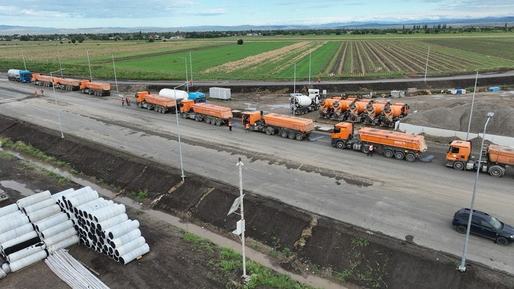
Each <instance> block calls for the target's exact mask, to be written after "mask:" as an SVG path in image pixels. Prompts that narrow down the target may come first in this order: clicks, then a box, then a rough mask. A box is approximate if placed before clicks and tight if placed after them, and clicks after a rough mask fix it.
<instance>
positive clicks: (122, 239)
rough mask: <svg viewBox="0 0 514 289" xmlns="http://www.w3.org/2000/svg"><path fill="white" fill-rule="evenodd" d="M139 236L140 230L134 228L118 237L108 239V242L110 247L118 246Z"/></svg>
mask: <svg viewBox="0 0 514 289" xmlns="http://www.w3.org/2000/svg"><path fill="white" fill-rule="evenodd" d="M139 237H141V230H139V229H135V230H132V231H130V232H128V233H127V234H125V235H123V236H121V237H119V238H116V239H114V240H109V243H110V244H111V247H114V248H118V247H121V246H123V245H125V244H127V243H129V242H130V241H132V240H135V239H137V238H139Z"/></svg>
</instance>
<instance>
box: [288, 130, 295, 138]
mask: <svg viewBox="0 0 514 289" xmlns="http://www.w3.org/2000/svg"><path fill="white" fill-rule="evenodd" d="M287 136H288V137H289V139H294V138H295V136H296V134H295V133H294V131H290V132H289V133H288V135H287Z"/></svg>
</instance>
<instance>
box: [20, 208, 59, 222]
mask: <svg viewBox="0 0 514 289" xmlns="http://www.w3.org/2000/svg"><path fill="white" fill-rule="evenodd" d="M60 212H61V208H59V206H58V205H57V204H54V205H51V206H49V207H46V208H43V209H41V210H37V211H35V212H32V213H29V214H27V216H28V217H29V220H30V221H31V222H32V223H35V222H38V221H41V220H43V219H45V218H48V217H50V216H53V215H56V214H57V213H60Z"/></svg>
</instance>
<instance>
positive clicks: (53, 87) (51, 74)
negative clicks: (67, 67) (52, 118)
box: [50, 69, 64, 139]
mask: <svg viewBox="0 0 514 289" xmlns="http://www.w3.org/2000/svg"><path fill="white" fill-rule="evenodd" d="M62 71H63V69H59V70H56V71H52V72H50V79H51V81H52V90H53V94H54V102H55V105H57V93H55V85H54V83H53V82H54V77H53V74H54V73H57V72H61V74H62ZM57 119H58V120H59V131H60V132H61V138H62V139H64V133H63V131H62V121H61V110H60V109H59V107H57Z"/></svg>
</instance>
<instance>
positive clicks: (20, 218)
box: [0, 211, 29, 233]
mask: <svg viewBox="0 0 514 289" xmlns="http://www.w3.org/2000/svg"><path fill="white" fill-rule="evenodd" d="M18 212H19V211H18ZM28 223H29V218H28V217H27V216H26V215H24V214H22V213H21V212H20V213H19V214H17V213H16V212H14V213H12V214H9V215H7V216H6V217H3V218H2V219H0V233H5V232H8V231H10V230H12V229H14V228H17V227H19V226H22V225H25V224H28Z"/></svg>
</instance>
